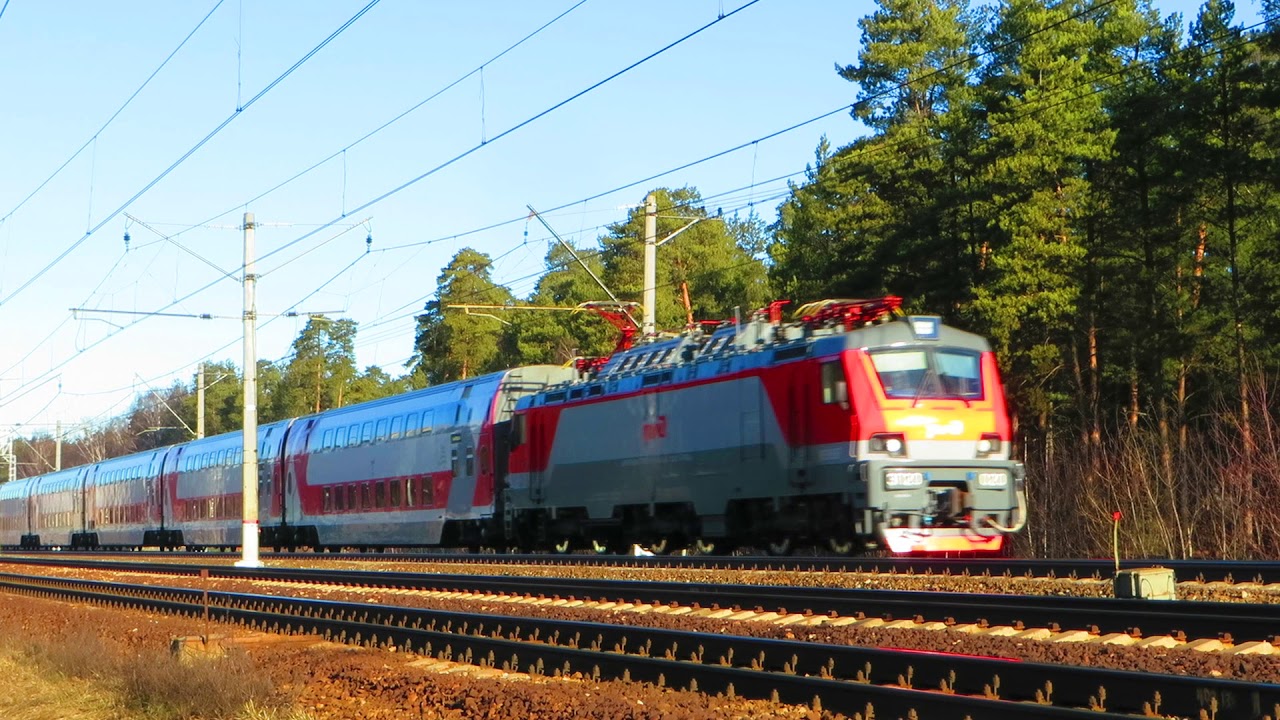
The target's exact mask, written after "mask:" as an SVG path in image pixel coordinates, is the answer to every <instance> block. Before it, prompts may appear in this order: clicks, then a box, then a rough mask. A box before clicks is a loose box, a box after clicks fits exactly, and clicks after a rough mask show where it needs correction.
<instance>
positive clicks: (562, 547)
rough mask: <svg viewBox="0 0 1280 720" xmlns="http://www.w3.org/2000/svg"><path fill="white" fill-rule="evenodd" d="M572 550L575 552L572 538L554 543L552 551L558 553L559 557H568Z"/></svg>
mask: <svg viewBox="0 0 1280 720" xmlns="http://www.w3.org/2000/svg"><path fill="white" fill-rule="evenodd" d="M572 550H573V539H572V538H564V539H563V540H561V541H560V542H558V543H554V544H552V546H551V551H552V552H554V553H556V554H557V555H567V554H568V553H569V552H571V551H572Z"/></svg>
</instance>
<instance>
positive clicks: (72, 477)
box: [31, 467, 91, 548]
mask: <svg viewBox="0 0 1280 720" xmlns="http://www.w3.org/2000/svg"><path fill="white" fill-rule="evenodd" d="M90 470H91V468H90V467H79V468H72V469H70V470H61V471H58V472H54V473H50V474H48V475H42V476H40V477H39V478H38V479H37V481H36V482H35V484H34V486H33V487H32V489H31V496H32V497H31V504H32V512H31V526H32V530H31V532H32V534H33V535H34V538H33V539H32V540H33V543H34V544H37V545H39V546H42V547H57V548H75V547H82V546H83V545H84V543H85V540H86V536H85V528H86V522H87V518H86V516H85V503H84V500H85V481H86V479H87V478H88V476H89V472H90Z"/></svg>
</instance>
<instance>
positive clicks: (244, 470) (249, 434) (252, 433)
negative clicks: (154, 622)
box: [236, 212, 262, 567]
mask: <svg viewBox="0 0 1280 720" xmlns="http://www.w3.org/2000/svg"><path fill="white" fill-rule="evenodd" d="M253 229H254V222H253V213H251V212H247V213H245V214H244V438H243V440H244V464H243V465H242V466H241V468H240V472H241V480H242V483H241V492H242V498H243V499H242V501H241V505H242V507H243V513H242V515H241V526H240V527H241V536H240V547H241V549H242V554H241V557H240V560H238V561H237V562H236V566H237V567H262V561H261V560H259V559H258V348H257V311H256V309H255V305H254V297H253V290H254V287H253V286H254V282H255V281H256V280H257V276H256V275H255V274H254V248H253Z"/></svg>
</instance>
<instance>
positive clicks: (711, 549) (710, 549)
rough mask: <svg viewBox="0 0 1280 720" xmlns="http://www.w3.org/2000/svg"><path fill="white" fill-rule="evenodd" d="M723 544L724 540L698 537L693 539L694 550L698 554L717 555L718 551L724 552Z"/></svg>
mask: <svg viewBox="0 0 1280 720" xmlns="http://www.w3.org/2000/svg"><path fill="white" fill-rule="evenodd" d="M722 545H724V542H723V541H716V540H705V539H703V538H698V539H697V540H694V541H693V550H694V552H695V553H697V554H698V555H715V554H717V552H718V551H719V552H723V549H722V547H721V546H722Z"/></svg>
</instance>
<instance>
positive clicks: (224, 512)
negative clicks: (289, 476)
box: [162, 420, 289, 549]
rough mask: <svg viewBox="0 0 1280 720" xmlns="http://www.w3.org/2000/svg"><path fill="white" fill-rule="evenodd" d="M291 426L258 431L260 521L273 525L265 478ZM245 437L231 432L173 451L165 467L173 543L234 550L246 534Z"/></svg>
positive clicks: (166, 504)
mask: <svg viewBox="0 0 1280 720" xmlns="http://www.w3.org/2000/svg"><path fill="white" fill-rule="evenodd" d="M288 425H289V421H287V420H286V421H280V422H275V423H270V424H267V425H264V426H262V427H260V428H258V441H259V472H258V478H259V479H258V483H257V485H258V488H259V517H260V518H266V520H267V522H265V523H263V525H264V526H267V525H270V524H271V517H272V516H271V510H270V508H271V500H270V490H269V487H268V482H265V480H266V478H267V474H268V473H269V472H270V471H271V466H272V463H273V462H275V461H276V458H278V456H279V452H278V450H276V449H275V446H276V445H278V444H279V437H280V436H281V435H282V434H283V432H284V430H285V429H286V428H287V427H288ZM243 437H244V434H243V433H240V432H232V433H226V434H223V435H217V436H215V437H209V438H201V439H199V440H192V441H190V442H186V443H183V444H181V445H177V446H175V447H174V448H172V449H171V451H170V454H169V456H168V458H167V459H166V460H165V463H164V488H165V490H164V493H163V498H164V500H163V508H162V509H163V512H164V515H165V517H166V518H169V519H170V520H169V522H168V524H167V530H168V531H169V532H168V534H169V536H170V537H171V538H172V539H171V540H170V542H172V543H173V544H174V545H175V546H176V545H186V546H187V547H188V548H191V549H204V548H211V547H216V548H234V547H237V546H238V545H239V544H240V538H241V536H242V532H243V510H244V506H243V497H244V495H243V492H242V491H243V489H244V472H243V463H244V441H243V440H242V438H243Z"/></svg>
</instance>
